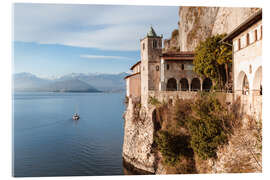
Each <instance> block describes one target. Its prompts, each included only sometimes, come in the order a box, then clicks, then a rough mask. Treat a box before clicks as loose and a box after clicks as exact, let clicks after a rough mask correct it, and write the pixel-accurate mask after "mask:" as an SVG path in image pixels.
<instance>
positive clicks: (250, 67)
mask: <svg viewBox="0 0 270 180" xmlns="http://www.w3.org/2000/svg"><path fill="white" fill-rule="evenodd" d="M251 73H252V66H251V64H250V65H249V74H251Z"/></svg>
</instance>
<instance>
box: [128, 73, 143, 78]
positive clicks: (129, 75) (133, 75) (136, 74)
mask: <svg viewBox="0 0 270 180" xmlns="http://www.w3.org/2000/svg"><path fill="white" fill-rule="evenodd" d="M138 74H141V72H137V73H134V74H130V75H128V76H126V77H124V79H127V78H129V77H131V76H135V75H138Z"/></svg>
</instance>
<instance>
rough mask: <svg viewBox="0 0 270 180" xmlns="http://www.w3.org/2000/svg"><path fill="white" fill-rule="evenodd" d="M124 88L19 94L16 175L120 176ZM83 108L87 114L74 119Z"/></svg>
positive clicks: (15, 112)
mask: <svg viewBox="0 0 270 180" xmlns="http://www.w3.org/2000/svg"><path fill="white" fill-rule="evenodd" d="M124 97H125V95H124V93H47V92H42V93H41V92H31V93H27V92H20V93H15V94H14V97H13V100H14V101H13V102H14V107H13V110H14V114H13V117H14V122H13V124H14V130H13V133H14V142H13V145H14V157H13V162H14V169H13V171H14V172H13V174H14V176H76V175H83V176H87V175H120V174H123V168H122V155H121V153H122V143H123V124H124V120H123V119H122V114H123V112H124V103H123V100H124ZM75 111H77V112H78V113H79V114H80V116H81V119H80V120H79V121H74V120H72V114H73V113H74V112H75Z"/></svg>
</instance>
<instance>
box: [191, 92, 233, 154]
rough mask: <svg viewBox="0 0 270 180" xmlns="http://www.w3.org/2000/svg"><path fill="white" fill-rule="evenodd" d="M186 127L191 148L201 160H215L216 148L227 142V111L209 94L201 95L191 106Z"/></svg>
mask: <svg viewBox="0 0 270 180" xmlns="http://www.w3.org/2000/svg"><path fill="white" fill-rule="evenodd" d="M191 109H192V115H191V116H190V117H189V119H188V121H187V122H188V123H187V127H188V130H189V133H190V136H191V141H190V144H191V147H192V149H193V151H194V152H195V153H196V154H198V156H199V157H200V158H202V159H208V158H215V157H216V151H217V148H218V146H220V145H223V144H224V143H226V142H227V139H228V138H227V135H228V130H229V126H228V125H227V124H226V122H227V120H228V119H229V118H230V116H229V113H224V112H227V109H226V108H224V106H222V104H221V103H220V102H219V100H218V99H217V98H216V97H215V96H214V95H210V94H202V95H201V97H199V98H198V99H197V100H196V101H195V103H194V104H193V105H192V106H191ZM226 129H227V130H226Z"/></svg>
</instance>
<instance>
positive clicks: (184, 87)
mask: <svg viewBox="0 0 270 180" xmlns="http://www.w3.org/2000/svg"><path fill="white" fill-rule="evenodd" d="M179 84H180V86H179V90H180V91H188V90H189V84H188V80H187V78H181V79H180V83H179Z"/></svg>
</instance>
